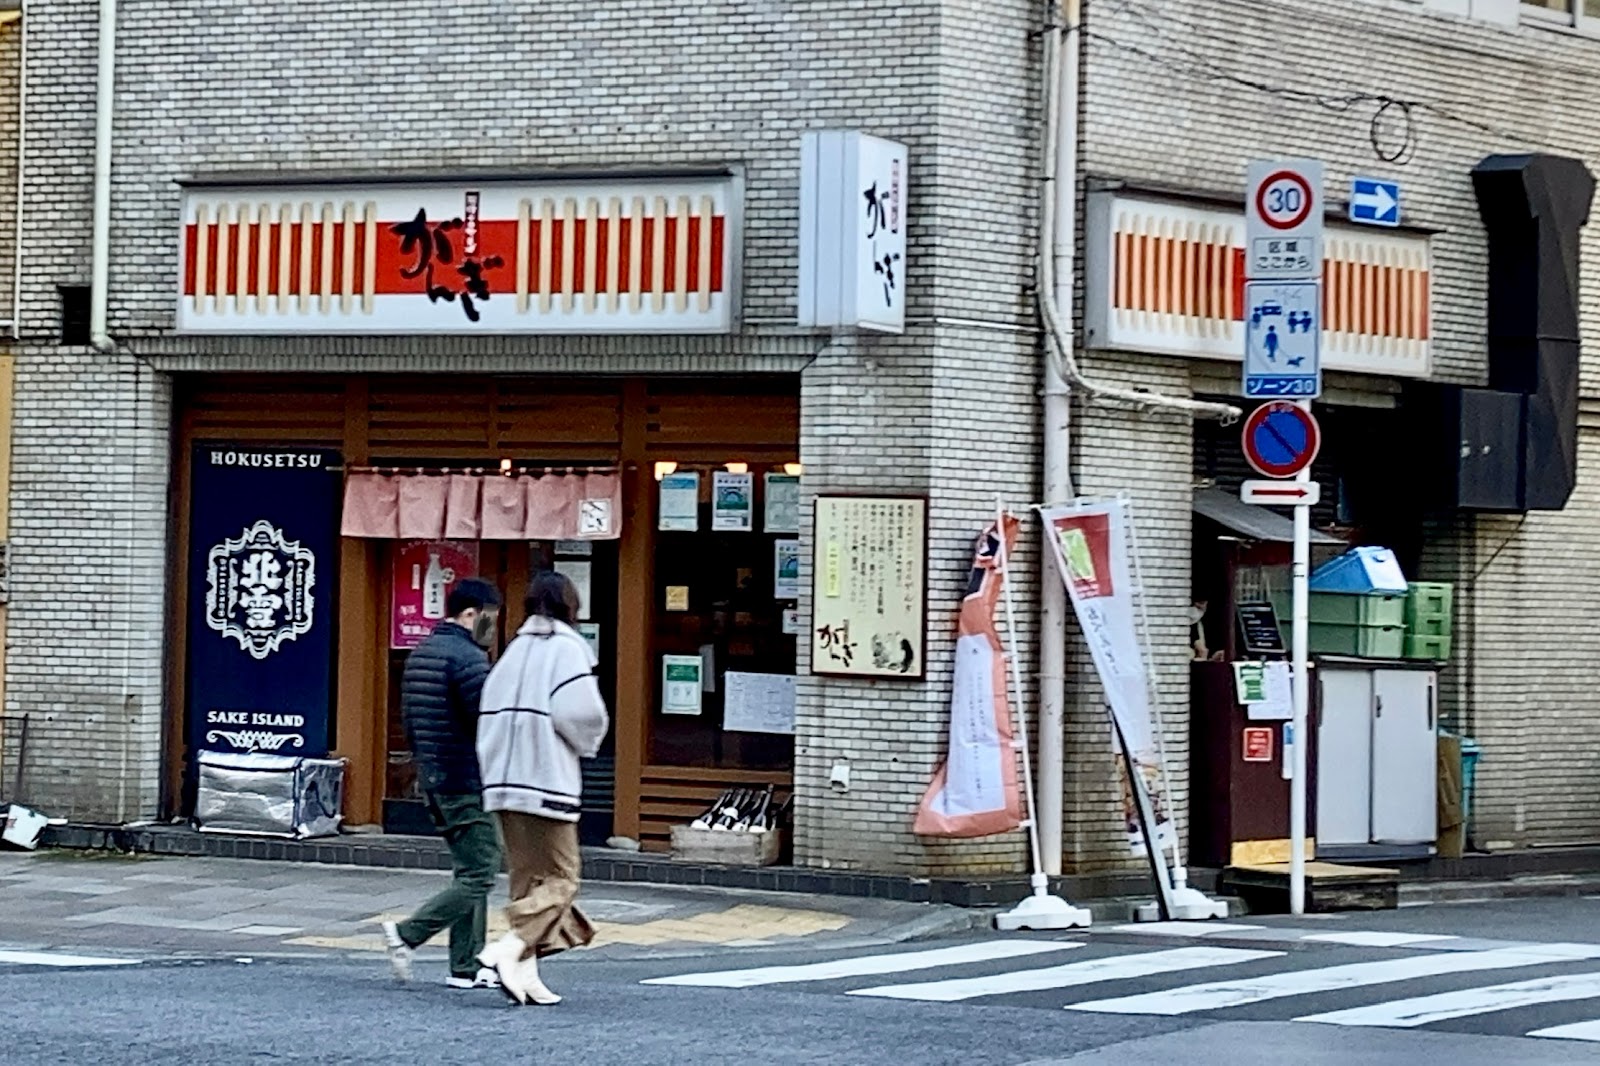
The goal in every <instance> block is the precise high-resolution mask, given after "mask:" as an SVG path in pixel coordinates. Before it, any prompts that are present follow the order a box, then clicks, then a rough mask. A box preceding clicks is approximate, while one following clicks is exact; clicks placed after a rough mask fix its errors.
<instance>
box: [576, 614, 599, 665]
mask: <svg viewBox="0 0 1600 1066" xmlns="http://www.w3.org/2000/svg"><path fill="white" fill-rule="evenodd" d="M577 629H578V636H580V637H582V638H583V640H584V643H586V644H588V645H589V650H590V651H592V652H594V657H595V658H596V659H598V658H600V623H598V622H579V623H578V626H577Z"/></svg>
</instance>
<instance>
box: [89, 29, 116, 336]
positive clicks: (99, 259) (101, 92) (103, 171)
mask: <svg viewBox="0 0 1600 1066" xmlns="http://www.w3.org/2000/svg"><path fill="white" fill-rule="evenodd" d="M97 58H98V62H99V71H98V76H97V79H96V89H95V115H94V244H93V258H92V269H91V272H90V278H89V286H90V288H89V342H90V343H91V344H93V345H94V347H95V348H97V349H99V350H100V351H109V350H110V348H111V337H110V334H109V333H107V331H106V309H107V307H108V306H109V300H108V298H107V296H108V294H107V292H106V286H107V283H108V280H109V278H110V275H111V119H112V115H113V114H114V112H115V109H116V95H115V94H116V82H117V0H100V45H99V53H98V56H97Z"/></svg>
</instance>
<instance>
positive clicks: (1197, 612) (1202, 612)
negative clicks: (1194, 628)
mask: <svg viewBox="0 0 1600 1066" xmlns="http://www.w3.org/2000/svg"><path fill="white" fill-rule="evenodd" d="M1205 616H1206V609H1205V608H1204V607H1190V608H1189V624H1190V625H1197V624H1199V622H1200V619H1202V618H1204V617H1205Z"/></svg>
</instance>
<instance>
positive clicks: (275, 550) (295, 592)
mask: <svg viewBox="0 0 1600 1066" xmlns="http://www.w3.org/2000/svg"><path fill="white" fill-rule="evenodd" d="M316 581H317V571H316V558H315V557H314V556H313V555H312V553H311V550H310V549H308V548H302V547H301V546H300V542H299V541H297V540H288V539H286V538H285V537H284V535H283V531H282V530H281V529H278V528H276V527H275V526H273V524H272V523H271V522H268V521H267V520H266V519H262V520H261V521H259V522H257V523H256V524H255V525H253V526H250V527H249V528H248V529H246V530H245V531H244V532H243V533H241V534H240V535H239V536H238V537H236V538H230V539H227V540H224V541H223V542H222V543H221V544H218V545H216V546H215V547H214V548H212V549H211V554H210V555H209V556H208V558H207V561H206V582H207V584H208V588H207V590H206V624H207V625H209V626H210V627H211V628H212V629H214V630H216V631H217V632H218V633H221V634H222V636H223V638H224V639H232V640H236V641H238V642H239V648H240V650H242V651H245V652H247V653H249V655H250V657H251V658H253V659H258V660H260V659H265V658H266V657H267V656H269V655H271V654H272V653H273V652H275V651H277V650H278V649H279V648H281V647H282V646H283V643H284V641H288V640H294V639H295V638H296V637H300V636H304V635H305V634H307V633H309V632H311V622H312V617H311V607H312V600H311V590H312V588H313V587H314V586H315V585H316Z"/></svg>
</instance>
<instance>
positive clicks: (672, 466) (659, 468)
mask: <svg viewBox="0 0 1600 1066" xmlns="http://www.w3.org/2000/svg"><path fill="white" fill-rule="evenodd" d="M677 470H678V464H677V463H675V462H673V461H672V460H671V459H668V460H666V461H665V462H660V463H657V464H656V480H657V481H660V480H661V479H662V478H664V477H666V476H667V475H668V474H673V473H676V472H677Z"/></svg>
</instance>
